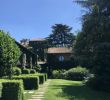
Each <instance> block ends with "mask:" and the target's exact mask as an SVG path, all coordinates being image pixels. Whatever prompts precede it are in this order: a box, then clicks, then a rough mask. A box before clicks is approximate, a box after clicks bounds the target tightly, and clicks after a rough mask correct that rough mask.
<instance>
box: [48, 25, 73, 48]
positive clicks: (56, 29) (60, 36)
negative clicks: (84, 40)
mask: <svg viewBox="0 0 110 100" xmlns="http://www.w3.org/2000/svg"><path fill="white" fill-rule="evenodd" d="M71 30H72V28H71V27H69V26H67V25H63V24H55V25H54V26H52V34H50V36H49V37H48V41H49V44H50V46H56V47H65V46H66V47H71V46H72V43H73V41H74V39H75V37H74V35H73V34H72V33H71Z"/></svg>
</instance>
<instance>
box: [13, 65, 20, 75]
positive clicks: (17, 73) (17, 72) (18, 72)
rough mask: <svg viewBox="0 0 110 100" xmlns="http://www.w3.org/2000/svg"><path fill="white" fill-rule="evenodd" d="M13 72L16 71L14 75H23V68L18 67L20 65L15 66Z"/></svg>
mask: <svg viewBox="0 0 110 100" xmlns="http://www.w3.org/2000/svg"><path fill="white" fill-rule="evenodd" d="M13 72H14V75H21V73H22V72H21V69H20V68H18V67H13Z"/></svg>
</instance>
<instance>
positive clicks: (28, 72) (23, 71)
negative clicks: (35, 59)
mask: <svg viewBox="0 0 110 100" xmlns="http://www.w3.org/2000/svg"><path fill="white" fill-rule="evenodd" d="M22 74H30V70H29V69H22Z"/></svg>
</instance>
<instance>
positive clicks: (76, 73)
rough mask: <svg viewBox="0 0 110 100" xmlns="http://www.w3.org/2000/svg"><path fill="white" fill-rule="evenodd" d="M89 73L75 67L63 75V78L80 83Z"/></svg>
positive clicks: (79, 67) (84, 69)
mask: <svg viewBox="0 0 110 100" xmlns="http://www.w3.org/2000/svg"><path fill="white" fill-rule="evenodd" d="M88 73H89V71H88V70H87V69H86V68H82V67H81V66H77V67H76V68H72V69H69V70H68V71H66V72H65V73H64V77H65V78H66V79H69V80H75V81H82V80H84V79H85V77H87V75H88Z"/></svg>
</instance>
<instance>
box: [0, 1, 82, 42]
mask: <svg viewBox="0 0 110 100" xmlns="http://www.w3.org/2000/svg"><path fill="white" fill-rule="evenodd" d="M72 1H73V0H0V29H2V30H5V31H6V32H9V33H10V34H11V36H12V37H13V38H15V39H16V40H17V41H19V40H21V39H23V38H28V39H33V38H44V37H47V36H48V35H49V34H50V33H51V30H52V29H51V26H52V25H54V24H60V23H61V24H67V25H69V26H71V27H73V30H72V32H74V33H75V31H77V30H80V29H81V15H82V8H81V7H80V6H79V5H77V4H76V3H73V2H72Z"/></svg>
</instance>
